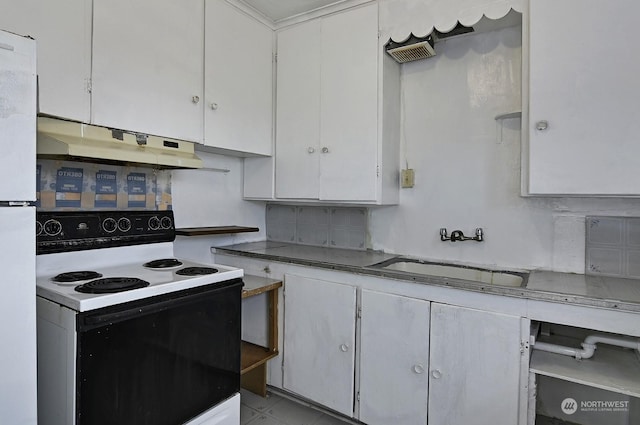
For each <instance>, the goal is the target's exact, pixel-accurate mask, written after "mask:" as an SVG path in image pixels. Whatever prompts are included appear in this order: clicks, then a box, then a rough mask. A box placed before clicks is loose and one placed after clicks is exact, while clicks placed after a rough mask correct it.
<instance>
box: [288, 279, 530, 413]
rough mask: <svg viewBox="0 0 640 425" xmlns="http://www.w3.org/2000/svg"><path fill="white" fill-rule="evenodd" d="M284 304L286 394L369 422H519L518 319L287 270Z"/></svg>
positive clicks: (523, 355)
mask: <svg viewBox="0 0 640 425" xmlns="http://www.w3.org/2000/svg"><path fill="white" fill-rule="evenodd" d="M358 293H360V294H358ZM358 295H359V296H358ZM284 304H285V312H284V364H283V370H284V373H283V387H284V389H286V390H288V391H291V392H293V393H296V394H299V395H301V396H302V397H304V398H306V399H308V400H310V401H313V402H315V403H318V404H320V405H322V406H325V407H327V408H329V409H332V410H334V411H337V412H339V413H342V414H344V415H346V416H349V417H354V418H356V419H358V420H360V421H361V422H363V423H365V424H368V425H389V424H394V425H403V424H406V425H427V424H428V425H451V424H474V425H515V424H519V423H524V422H523V421H522V418H523V413H524V412H526V404H523V403H526V383H523V382H524V381H523V377H525V378H526V376H527V372H528V364H527V363H528V355H529V351H528V349H527V346H526V342H527V340H528V332H526V329H528V326H527V325H526V323H528V320H527V319H522V318H521V317H519V316H510V315H505V314H500V313H494V312H488V311H483V310H475V309H471V308H466V307H458V306H453V305H447V304H440V303H436V302H429V301H426V300H422V299H417V298H412V297H407V296H400V295H392V294H388V293H383V292H376V291H372V290H369V289H364V288H359V287H356V285H355V284H354V285H353V286H352V285H349V284H345V283H336V282H329V281H326V280H319V279H312V278H307V277H301V276H297V275H293V274H286V275H285V302H284ZM525 322H526V323H525ZM523 329H524V330H523Z"/></svg>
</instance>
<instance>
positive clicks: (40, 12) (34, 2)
mask: <svg viewBox="0 0 640 425" xmlns="http://www.w3.org/2000/svg"><path fill="white" fill-rule="evenodd" d="M0 10H2V13H0V29H4V30H8V31H11V32H14V33H17V34H21V35H30V36H31V37H33V38H35V40H36V45H37V69H38V112H40V113H43V114H48V115H55V116H58V117H62V118H68V119H73V120H77V121H82V122H89V119H90V102H91V95H90V91H89V88H90V86H89V79H90V75H91V2H90V1H86V0H65V1H48V0H20V1H16V0H0Z"/></svg>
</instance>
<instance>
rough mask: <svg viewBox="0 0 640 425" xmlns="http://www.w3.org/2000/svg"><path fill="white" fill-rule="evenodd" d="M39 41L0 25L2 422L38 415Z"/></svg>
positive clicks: (18, 422)
mask: <svg viewBox="0 0 640 425" xmlns="http://www.w3.org/2000/svg"><path fill="white" fill-rule="evenodd" d="M36 93H37V92H36V46H35V41H34V40H32V39H29V38H25V37H21V36H18V35H15V34H11V33H8V32H5V31H0V265H1V268H0V338H1V339H0V344H1V348H0V423H2V424H11V425H26V424H29V425H35V424H36V423H37V397H36V394H37V384H36V357H37V356H36V283H35V282H36V278H35V263H36V253H35V245H36V241H35V239H36V238H35V220H36V218H35V215H36V212H35V206H33V202H34V201H35V200H36V96H37V94H36Z"/></svg>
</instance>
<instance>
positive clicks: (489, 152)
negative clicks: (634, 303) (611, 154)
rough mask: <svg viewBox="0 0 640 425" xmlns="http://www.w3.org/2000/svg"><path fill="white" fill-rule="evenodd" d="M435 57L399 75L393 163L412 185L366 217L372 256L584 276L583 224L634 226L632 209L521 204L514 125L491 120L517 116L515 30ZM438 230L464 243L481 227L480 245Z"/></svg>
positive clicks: (462, 42)
mask: <svg viewBox="0 0 640 425" xmlns="http://www.w3.org/2000/svg"><path fill="white" fill-rule="evenodd" d="M436 51H437V52H438V54H437V56H435V57H434V58H430V59H427V60H423V61H416V62H412V63H408V64H404V65H402V108H403V134H402V140H401V146H402V147H401V158H403V166H404V161H405V159H406V160H407V161H408V165H409V167H410V168H413V169H414V170H415V173H416V183H415V187H414V188H412V189H401V192H400V203H399V205H398V206H391V207H382V208H373V209H371V210H370V218H369V232H370V235H369V236H370V243H371V246H372V247H373V248H374V249H381V250H384V251H386V252H393V253H403V254H411V255H414V256H419V257H424V258H429V259H434V260H443V261H454V262H465V263H476V264H483V265H498V266H503V267H521V268H542V269H551V270H556V271H566V272H577V273H582V272H584V251H585V243H584V240H585V224H584V217H585V215H623V216H640V200H634V199H631V200H625V199H615V198H609V199H588V198H582V199H581V198H524V197H521V196H520V119H519V118H515V119H514V118H512V119H505V120H498V121H496V120H495V119H494V118H495V116H496V115H498V114H502V113H506V112H512V111H519V110H520V109H521V106H520V104H521V100H520V99H521V96H520V91H521V78H520V77H521V69H520V68H521V29H520V28H519V27H515V28H507V29H503V30H500V31H494V32H491V33H485V34H475V35H471V36H466V37H461V38H456V39H449V40H447V41H444V42H440V43H439V44H437V45H436ZM578 160H579V158H567V161H578ZM594 172H602V171H601V170H594ZM441 227H446V228H447V229H448V230H449V232H451V231H452V230H454V229H460V230H462V231H463V232H464V233H465V234H469V235H473V233H474V229H475V228H476V227H482V228H483V229H484V232H485V242H482V243H477V242H462V243H461V242H456V243H451V242H441V241H440V239H439V229H440V228H441Z"/></svg>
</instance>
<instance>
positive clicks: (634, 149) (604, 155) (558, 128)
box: [523, 0, 640, 196]
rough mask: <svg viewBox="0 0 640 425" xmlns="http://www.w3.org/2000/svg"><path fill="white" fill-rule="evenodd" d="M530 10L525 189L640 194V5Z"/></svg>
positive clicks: (577, 0)
mask: <svg viewBox="0 0 640 425" xmlns="http://www.w3.org/2000/svg"><path fill="white" fill-rule="evenodd" d="M529 8H530V11H529V13H530V16H529V44H528V47H529V58H528V59H529V87H528V95H529V103H528V106H529V114H528V120H527V119H526V118H527V117H524V116H523V126H524V129H523V133H524V137H526V136H527V135H528V139H529V140H528V155H526V154H525V156H524V157H523V160H524V161H523V165H524V166H525V168H524V170H525V172H524V174H523V177H524V182H523V191H524V192H525V193H526V194H531V195H577V196H585V195H589V196H607V195H619V196H638V195H640V179H639V178H638V169H639V167H640V143H638V137H639V136H638V135H640V108H639V107H638V104H637V103H638V99H640V84H639V83H638V75H640V61H639V60H638V58H637V55H636V54H635V52H636V51H637V42H636V40H635V38H634V37H633V36H630V35H631V34H634V33H635V32H636V30H637V16H638V15H639V14H640V3H639V2H637V1H634V0H617V1H612V2H603V1H599V0H563V1H561V2H558V1H554V0H535V1H531V2H530V5H529ZM524 80H525V79H523V81H524ZM525 153H526V152H525ZM527 160H528V163H527ZM527 167H528V172H527Z"/></svg>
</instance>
